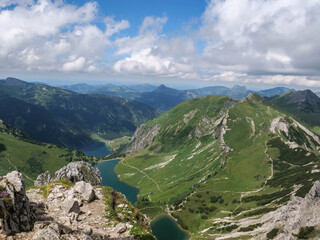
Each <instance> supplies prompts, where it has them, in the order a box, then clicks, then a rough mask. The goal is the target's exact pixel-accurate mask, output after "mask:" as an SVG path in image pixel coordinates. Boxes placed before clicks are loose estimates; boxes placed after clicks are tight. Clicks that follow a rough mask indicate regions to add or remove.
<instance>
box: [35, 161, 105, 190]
mask: <svg viewBox="0 0 320 240" xmlns="http://www.w3.org/2000/svg"><path fill="white" fill-rule="evenodd" d="M48 178H49V175H48V174H46V173H45V174H40V175H39V176H38V178H37V180H36V181H35V183H34V184H35V185H36V186H39V184H40V185H42V184H48V183H50V182H53V181H57V180H61V179H68V180H70V181H71V182H73V183H76V182H79V181H84V182H88V183H90V184H91V185H93V186H96V185H102V178H101V175H100V171H99V170H98V169H95V168H93V167H92V166H91V165H90V164H89V163H86V162H71V163H69V164H68V165H67V166H65V167H63V168H61V169H60V170H58V171H56V173H55V176H54V177H52V178H51V179H50V180H49V181H48Z"/></svg>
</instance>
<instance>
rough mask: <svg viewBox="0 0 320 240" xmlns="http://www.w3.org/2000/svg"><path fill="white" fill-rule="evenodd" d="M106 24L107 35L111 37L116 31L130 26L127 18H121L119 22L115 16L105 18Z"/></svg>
mask: <svg viewBox="0 0 320 240" xmlns="http://www.w3.org/2000/svg"><path fill="white" fill-rule="evenodd" d="M105 24H106V33H105V34H106V36H107V37H110V36H112V35H113V34H115V33H118V32H120V31H122V30H124V29H127V28H129V27H130V23H129V22H128V21H127V20H121V21H119V22H117V21H115V20H114V18H113V17H106V18H105Z"/></svg>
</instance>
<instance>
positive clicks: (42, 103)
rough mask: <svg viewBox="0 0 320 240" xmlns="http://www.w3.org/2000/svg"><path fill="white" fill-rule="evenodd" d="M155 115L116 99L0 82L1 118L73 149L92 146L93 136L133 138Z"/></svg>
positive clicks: (148, 109) (139, 105)
mask: <svg viewBox="0 0 320 240" xmlns="http://www.w3.org/2000/svg"><path fill="white" fill-rule="evenodd" d="M8 106H10V107H8ZM157 114H158V113H157V111H156V110H155V109H153V108H152V107H150V106H147V105H145V104H142V103H138V102H135V101H132V100H126V99H122V98H119V97H112V96H108V95H87V94H78V93H75V92H71V91H67V90H64V89H61V88H56V87H51V86H47V85H43V84H32V83H26V82H23V81H20V80H17V79H8V80H2V81H0V119H2V120H4V121H5V122H8V123H9V124H11V125H13V126H15V127H16V128H19V129H21V130H23V131H25V132H26V133H27V134H29V135H30V136H31V137H32V138H34V139H36V140H38V141H41V142H47V143H54V144H59V145H61V146H64V147H68V148H72V149H75V148H78V147H80V146H84V145H87V144H89V143H91V142H92V141H93V139H92V135H93V134H97V135H98V136H99V137H101V138H104V139H114V138H119V137H122V136H128V135H132V133H133V132H134V131H135V129H136V127H137V126H139V125H140V124H142V123H143V122H145V121H146V120H149V119H152V118H154V117H155V116H157Z"/></svg>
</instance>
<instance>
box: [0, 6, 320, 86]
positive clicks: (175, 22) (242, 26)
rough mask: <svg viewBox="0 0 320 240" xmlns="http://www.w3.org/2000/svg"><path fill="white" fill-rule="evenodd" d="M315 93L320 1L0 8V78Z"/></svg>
mask: <svg viewBox="0 0 320 240" xmlns="http://www.w3.org/2000/svg"><path fill="white" fill-rule="evenodd" d="M7 76H13V77H19V78H22V79H25V80H35V81H44V82H45V81H48V82H50V81H51V82H52V81H56V82H57V83H62V82H63V83H74V82H89V83H90V82H91V83H103V82H119V83H120V82H132V83H133V82H147V83H165V84H168V85H171V86H173V85H177V84H180V85H181V86H184V85H185V86H191V85H194V86H203V85H227V86H231V85H234V84H241V85H246V86H249V87H252V88H259V87H261V88H262V87H274V86H292V87H296V88H312V89H320V0H306V1H302V0H99V1H89V0H55V1H54V0H0V78H5V77H7Z"/></svg>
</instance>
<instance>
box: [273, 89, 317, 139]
mask: <svg viewBox="0 0 320 240" xmlns="http://www.w3.org/2000/svg"><path fill="white" fill-rule="evenodd" d="M270 102H271V103H272V104H273V105H274V106H276V107H278V108H279V109H281V110H282V111H285V112H287V113H288V114H291V115H293V116H294V117H296V118H297V119H299V120H301V121H303V122H305V123H307V124H308V125H310V126H312V127H313V130H314V131H317V133H320V131H319V129H318V128H319V127H318V126H319V125H320V98H319V97H318V96H317V95H316V94H314V93H313V92H312V91H310V90H304V91H296V92H288V93H287V94H284V95H282V96H279V97H277V98H275V99H273V100H271V101H270Z"/></svg>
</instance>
